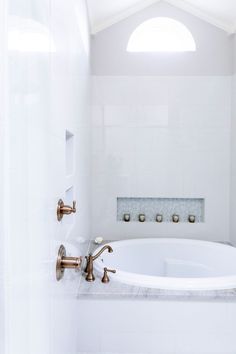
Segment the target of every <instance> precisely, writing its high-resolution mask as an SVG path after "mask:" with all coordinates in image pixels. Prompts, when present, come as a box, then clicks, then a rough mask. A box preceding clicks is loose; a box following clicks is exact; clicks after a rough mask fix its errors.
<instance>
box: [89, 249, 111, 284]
mask: <svg viewBox="0 0 236 354" xmlns="http://www.w3.org/2000/svg"><path fill="white" fill-rule="evenodd" d="M105 250H108V252H109V253H111V252H113V249H112V248H111V246H109V245H106V246H104V247H103V248H102V249H101V250H100V251H99V252H98V253H97V254H95V256H93V255H92V254H91V253H90V254H89V255H88V256H87V257H85V258H86V259H87V265H86V268H85V270H84V271H85V272H86V273H87V275H86V278H85V279H86V280H87V281H94V280H95V276H94V274H93V262H94V261H95V260H96V259H97V258H98V257H99V256H101V254H102V253H103V252H104V251H105Z"/></svg>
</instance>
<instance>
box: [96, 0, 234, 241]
mask: <svg viewBox="0 0 236 354" xmlns="http://www.w3.org/2000/svg"><path fill="white" fill-rule="evenodd" d="M154 16H170V17H173V18H175V19H177V20H180V21H181V22H183V23H184V24H185V25H186V26H187V27H188V28H189V29H190V31H191V32H192V34H193V36H194V38H195V40H196V45H197V51H196V52H195V53H182V54H174V53H169V54H163V53H162V54H158V53H156V54H154V53H151V54H150V53H146V54H140V53H126V45H127V42H128V39H129V36H130V34H131V33H132V31H133V30H134V29H135V28H136V26H138V25H139V24H140V23H141V22H143V21H144V20H145V19H148V18H150V17H154ZM92 55H93V74H94V78H93V164H92V166H93V173H92V176H93V189H92V192H93V197H92V209H93V213H92V236H93V237H95V236H103V237H105V238H107V239H117V238H128V237H144V236H147V237H148V236H151V237H155V236H157V237H161V236H164V237H187V238H199V239H205V240H213V241H214V240H222V241H229V212H230V210H229V204H230V202H229V184H230V182H229V181H230V120H231V75H232V38H231V37H229V36H228V35H227V34H226V33H225V32H223V31H221V30H219V29H217V28H216V27H214V26H211V25H209V24H207V23H205V22H203V21H201V20H199V19H197V18H195V17H194V16H192V15H189V14H187V13H185V12H183V11H181V10H179V9H176V8H174V7H172V6H170V5H168V4H166V3H164V2H161V3H159V4H156V5H153V6H151V7H150V8H148V9H146V10H143V11H141V12H139V13H138V14H135V15H133V16H131V17H129V18H128V19H126V20H124V21H122V22H120V23H118V24H115V25H113V26H111V27H110V28H108V29H106V30H104V31H102V32H100V33H98V34H97V35H96V36H95V37H94V38H93V40H92ZM117 197H169V198H171V197H174V198H176V197H179V198H182V197H186V198H191V197H192V198H198V197H200V198H205V201H206V204H205V223H203V224H195V225H188V224H179V225H176V224H175V225H173V224H166V223H163V224H156V223H144V224H140V223H121V222H120V223H119V222H116V198H117Z"/></svg>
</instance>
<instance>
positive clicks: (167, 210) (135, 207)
mask: <svg viewBox="0 0 236 354" xmlns="http://www.w3.org/2000/svg"><path fill="white" fill-rule="evenodd" d="M125 214H126V215H127V214H129V215H130V222H136V221H137V222H138V221H139V215H140V214H144V215H145V222H156V223H157V221H156V218H157V215H162V222H163V223H165V222H169V223H173V215H178V216H179V223H189V216H190V215H192V216H195V219H194V220H195V223H203V222H204V221H205V199H203V198H117V221H122V222H125V221H124V215H125Z"/></svg>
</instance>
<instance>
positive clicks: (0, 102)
mask: <svg viewBox="0 0 236 354" xmlns="http://www.w3.org/2000/svg"><path fill="white" fill-rule="evenodd" d="M6 33H7V30H6V3H5V1H3V0H1V1H0V57H1V60H0V107H1V110H0V166H1V168H0V195H1V206H0V245H1V247H0V313H1V320H0V343H1V345H0V353H1V354H3V353H5V303H6V302H5V300H6V299H5V290H6V286H5V285H6V284H5V279H6V277H5V272H4V270H5V267H4V263H5V262H4V260H5V252H4V251H5V236H6V234H7V223H6V218H7V210H6V208H7V206H8V198H7V197H8V195H7V185H6V184H7V178H6V177H7V174H6V170H7V160H6V146H5V144H4V143H5V137H6V132H7V120H6V113H7V107H6V83H7V81H6V68H7V62H6V52H7V50H6Z"/></svg>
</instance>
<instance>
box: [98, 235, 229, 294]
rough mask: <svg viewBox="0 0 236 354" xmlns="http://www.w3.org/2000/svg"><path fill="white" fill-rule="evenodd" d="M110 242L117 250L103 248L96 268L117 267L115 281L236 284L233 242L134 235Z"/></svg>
mask: <svg viewBox="0 0 236 354" xmlns="http://www.w3.org/2000/svg"><path fill="white" fill-rule="evenodd" d="M110 245H111V246H112V248H113V251H114V252H113V253H107V252H104V253H103V255H102V256H101V257H100V258H99V259H97V260H96V261H95V262H94V268H95V269H96V270H97V271H98V272H99V274H102V273H103V269H104V267H107V268H110V269H116V274H112V275H111V278H112V280H113V281H118V282H121V283H125V284H129V285H135V286H140V287H147V288H156V289H167V290H222V289H232V288H236V248H234V247H232V246H228V245H224V244H220V243H214V242H206V241H197V240H185V239H134V240H125V241H116V242H111V243H110ZM100 248H101V247H99V248H98V249H97V250H96V252H97V251H98V250H99V249H100Z"/></svg>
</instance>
